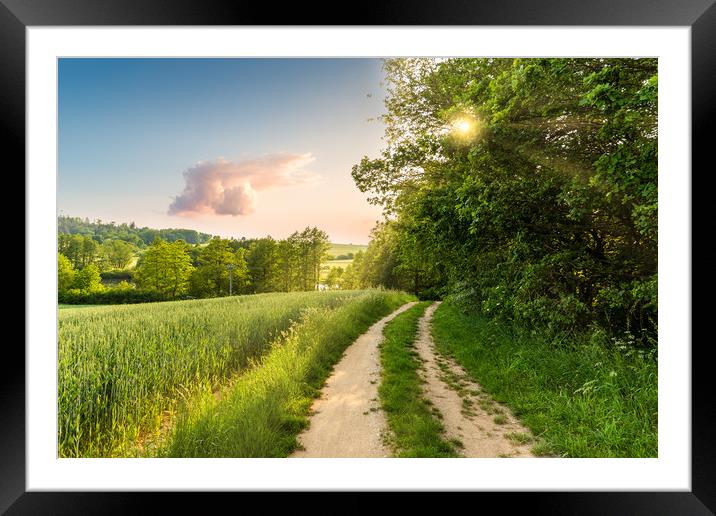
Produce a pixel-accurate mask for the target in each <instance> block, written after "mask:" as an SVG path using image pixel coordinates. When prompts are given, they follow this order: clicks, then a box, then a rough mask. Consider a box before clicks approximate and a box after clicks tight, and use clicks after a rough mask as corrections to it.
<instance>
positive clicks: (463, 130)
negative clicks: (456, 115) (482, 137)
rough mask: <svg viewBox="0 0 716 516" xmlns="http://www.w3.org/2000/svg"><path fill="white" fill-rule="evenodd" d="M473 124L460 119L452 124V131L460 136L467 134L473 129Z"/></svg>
mask: <svg viewBox="0 0 716 516" xmlns="http://www.w3.org/2000/svg"><path fill="white" fill-rule="evenodd" d="M474 126H475V124H474V123H472V122H470V120H467V119H466V118H460V119H459V120H456V121H455V123H453V128H454V130H455V131H456V132H457V133H459V134H462V135H467V134H469V133H470V132H471V131H472V129H473V128H474Z"/></svg>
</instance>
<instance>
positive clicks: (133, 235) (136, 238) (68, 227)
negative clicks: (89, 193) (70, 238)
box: [57, 215, 212, 248]
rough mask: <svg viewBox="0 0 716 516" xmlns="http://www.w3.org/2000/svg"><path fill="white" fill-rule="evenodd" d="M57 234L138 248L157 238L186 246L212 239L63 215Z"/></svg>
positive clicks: (182, 231)
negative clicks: (119, 243) (108, 241)
mask: <svg viewBox="0 0 716 516" xmlns="http://www.w3.org/2000/svg"><path fill="white" fill-rule="evenodd" d="M57 232H58V233H59V234H68V235H79V236H85V237H89V238H91V239H92V240H94V241H96V242H97V243H100V244H101V243H102V242H104V241H105V240H121V241H123V242H127V243H130V244H133V245H135V246H136V247H139V248H143V247H146V246H148V245H150V244H151V243H152V242H154V239H155V238H157V237H159V238H161V239H162V240H165V241H167V242H175V241H177V240H183V241H184V242H186V243H188V244H203V243H206V242H208V241H209V240H210V239H211V237H212V235H210V234H208V233H201V232H199V231H196V230H194V229H153V228H148V227H137V225H136V224H135V223H134V222H130V223H129V224H127V223H121V224H116V223H115V222H114V221H111V222H103V221H102V220H101V219H97V220H95V221H90V220H89V219H88V218H84V219H83V218H80V217H68V216H65V215H60V216H59V217H57Z"/></svg>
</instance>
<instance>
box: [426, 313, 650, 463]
mask: <svg viewBox="0 0 716 516" xmlns="http://www.w3.org/2000/svg"><path fill="white" fill-rule="evenodd" d="M433 336H434V339H435V342H436V346H437V349H438V350H439V351H440V352H441V353H445V354H447V355H450V356H452V357H453V358H454V359H455V360H456V361H457V362H459V363H460V364H461V365H462V366H463V367H464V368H465V369H466V370H467V371H468V373H469V374H470V375H471V376H472V377H474V378H475V380H477V381H478V382H479V383H480V384H481V385H482V387H483V388H484V390H485V391H486V392H488V393H490V394H492V395H493V396H494V397H495V398H496V399H497V401H500V402H504V403H506V404H507V405H508V406H510V407H511V408H512V410H513V411H514V413H515V415H517V416H518V417H520V419H521V420H522V422H523V423H524V424H525V425H526V426H527V427H529V428H530V430H531V431H532V432H533V433H534V434H535V436H537V437H538V438H539V442H538V443H537V444H535V446H534V447H533V452H534V453H536V454H540V455H558V456H563V457H656V456H657V453H658V440H657V420H658V418H657V408H658V403H657V401H658V400H657V361H656V359H655V358H653V357H649V356H648V355H642V354H640V353H637V352H636V351H628V350H619V349H617V348H607V347H605V346H604V345H603V344H600V343H596V342H594V343H590V342H589V341H586V339H585V341H583V342H573V343H571V345H566V344H562V345H555V344H552V343H550V342H547V341H546V340H543V339H540V338H537V337H528V336H526V335H524V334H522V333H521V332H519V331H516V330H511V329H510V328H509V327H508V326H507V325H505V324H502V323H497V322H495V321H491V320H489V319H487V318H485V317H483V316H480V315H466V314H463V313H461V312H460V311H459V310H458V309H457V308H456V307H454V306H452V305H450V304H449V303H443V304H441V305H440V307H439V308H438V309H437V310H436V312H435V315H434V318H433ZM513 437H515V439H519V438H520V437H519V436H513Z"/></svg>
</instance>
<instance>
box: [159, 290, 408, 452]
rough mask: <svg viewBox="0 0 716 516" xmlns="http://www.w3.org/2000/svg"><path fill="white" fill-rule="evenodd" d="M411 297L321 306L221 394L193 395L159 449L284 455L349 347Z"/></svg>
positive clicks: (370, 296) (387, 295)
mask: <svg viewBox="0 0 716 516" xmlns="http://www.w3.org/2000/svg"><path fill="white" fill-rule="evenodd" d="M411 299H413V298H412V296H408V295H407V294H402V293H396V292H383V293H379V292H370V293H367V294H363V295H361V296H360V297H358V298H356V299H355V300H354V301H353V302H351V303H348V304H345V305H343V306H340V307H338V308H315V309H312V310H310V311H307V312H306V313H305V314H304V316H303V317H302V318H301V320H300V321H299V322H298V323H297V324H296V325H295V326H294V327H293V328H292V329H291V330H289V331H287V332H285V333H284V334H282V335H281V336H280V337H279V338H278V339H276V340H275V341H274V343H273V344H272V345H271V351H270V352H269V353H268V354H266V355H265V356H264V357H262V358H261V359H260V360H259V361H258V363H257V364H256V365H255V367H253V368H251V369H249V370H248V371H247V372H246V373H244V374H241V375H239V376H238V377H237V378H235V379H234V381H232V382H231V384H230V386H229V387H228V388H227V389H225V390H224V391H223V392H222V394H221V396H220V397H217V396H216V395H215V394H214V393H212V392H211V391H209V390H205V391H204V392H203V394H202V395H200V396H197V397H195V398H194V399H193V400H192V401H191V402H190V403H189V404H188V405H187V407H186V410H184V411H183V413H182V415H181V416H180V417H179V418H178V421H177V424H176V426H175V427H174V428H173V430H172V432H171V434H170V436H169V437H168V438H167V440H166V442H165V444H164V445H163V446H162V447H160V449H159V451H158V455H159V456H165V457H286V456H287V455H289V454H290V453H291V452H292V451H294V450H295V449H296V448H297V446H298V441H297V439H296V438H297V435H298V433H299V432H300V431H301V430H302V429H303V428H305V427H306V425H307V424H308V415H309V411H310V406H311V402H312V401H313V399H314V398H315V397H316V396H318V394H319V393H320V388H321V386H322V385H323V384H324V383H325V380H326V378H327V377H328V376H329V374H330V372H331V370H332V369H333V366H334V365H335V364H336V362H338V360H339V359H340V358H341V356H342V354H343V352H344V351H345V349H346V348H347V347H348V346H349V345H350V344H352V343H353V342H354V341H355V339H356V338H357V337H358V336H360V335H361V334H362V333H364V332H365V331H366V330H367V329H368V327H370V325H371V324H373V323H374V322H376V321H377V320H378V319H379V318H380V317H382V316H385V315H387V314H388V313H390V312H391V311H393V310H394V309H396V308H397V307H398V306H400V305H402V304H403V303H405V302H407V301H409V300H411Z"/></svg>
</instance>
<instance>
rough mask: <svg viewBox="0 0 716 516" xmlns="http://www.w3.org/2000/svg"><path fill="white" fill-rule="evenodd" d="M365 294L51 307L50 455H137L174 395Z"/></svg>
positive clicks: (212, 382)
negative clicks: (53, 451)
mask: <svg viewBox="0 0 716 516" xmlns="http://www.w3.org/2000/svg"><path fill="white" fill-rule="evenodd" d="M365 295H366V294H365V292H361V291H347V292H299V293H289V294H283V293H278V294H260V295H253V296H236V297H231V298H219V299H208V300H198V301H175V302H167V303H152V304H139V305H122V306H104V307H95V308H82V309H64V310H61V311H59V312H58V313H59V316H58V317H59V328H58V335H59V350H58V434H59V435H58V444H59V455H60V456H61V457H80V456H81V457H91V456H122V455H133V454H136V453H138V452H137V449H138V448H137V446H138V445H140V444H141V441H142V440H143V439H144V438H145V437H146V436H148V435H152V434H156V433H157V432H158V431H159V429H160V427H161V425H162V422H163V420H164V421H166V417H167V414H168V413H171V412H173V411H174V410H175V409H176V407H177V404H178V403H179V402H181V400H182V399H184V398H187V397H191V396H192V395H193V394H192V393H194V392H196V391H198V390H201V389H214V388H216V386H217V385H219V384H220V383H221V381H222V380H223V379H224V378H226V377H227V376H228V375H230V374H232V373H235V372H236V371H238V370H241V369H243V368H245V367H246V366H247V365H248V364H249V362H250V360H251V359H253V358H256V357H258V356H259V355H261V354H262V353H264V352H265V351H266V350H267V348H268V345H269V344H270V342H271V341H272V340H273V339H275V338H276V337H277V336H278V335H279V334H280V333H281V332H282V331H285V330H286V329H287V328H289V327H290V326H291V325H292V324H293V322H294V321H296V320H298V319H299V318H300V317H301V314H302V313H303V312H304V311H305V310H306V309H308V308H325V309H333V308H336V307H339V306H342V305H344V304H346V303H350V302H353V301H356V300H359V299H363V298H364V297H365ZM372 295H374V296H377V297H381V296H392V295H393V294H387V293H385V294H384V293H376V294H372Z"/></svg>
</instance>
